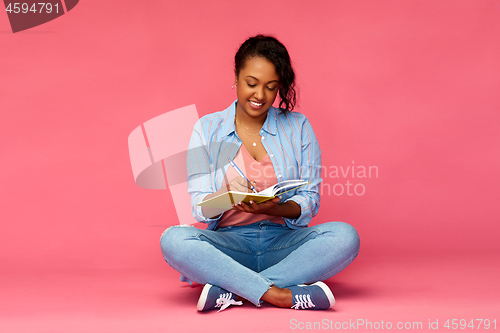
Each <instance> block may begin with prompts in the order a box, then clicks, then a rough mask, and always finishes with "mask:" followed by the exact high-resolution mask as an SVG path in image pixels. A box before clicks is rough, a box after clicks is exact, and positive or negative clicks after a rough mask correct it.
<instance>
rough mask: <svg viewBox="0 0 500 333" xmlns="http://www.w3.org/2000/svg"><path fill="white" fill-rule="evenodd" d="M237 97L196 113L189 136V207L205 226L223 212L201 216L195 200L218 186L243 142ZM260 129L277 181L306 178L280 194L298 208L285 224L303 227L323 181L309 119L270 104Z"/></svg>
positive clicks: (213, 226)
mask: <svg viewBox="0 0 500 333" xmlns="http://www.w3.org/2000/svg"><path fill="white" fill-rule="evenodd" d="M236 103H237V101H234V102H233V103H232V104H231V105H230V106H229V107H228V108H227V109H226V110H224V111H220V112H215V113H211V114H208V115H206V116H204V117H202V118H201V119H199V120H198V121H197V122H196V124H195V126H194V129H193V133H192V135H191V140H190V142H189V150H188V156H187V173H188V192H189V195H190V196H191V206H192V213H193V216H194V218H195V219H196V221H198V222H204V223H208V224H209V225H208V227H207V229H208V230H215V229H216V228H217V224H218V222H219V220H220V218H221V216H222V214H223V213H222V214H221V215H219V216H217V217H216V218H206V217H205V216H203V214H202V208H201V207H200V206H197V204H198V203H200V202H202V201H203V198H204V197H205V196H206V195H208V194H210V193H214V192H216V191H217V190H219V189H220V188H221V186H222V183H223V180H224V175H225V173H226V171H227V169H228V167H229V164H228V163H229V160H233V159H234V157H235V156H236V153H237V152H238V150H239V148H240V146H241V144H242V141H241V139H240V138H239V136H238V133H237V132H236V127H235V125H234V117H235V114H236ZM260 134H261V141H262V144H263V146H264V148H265V149H266V151H267V153H268V154H269V157H270V158H271V161H272V164H273V167H274V170H275V173H276V178H277V180H278V182H281V181H283V180H289V179H302V180H305V181H308V182H310V183H309V184H307V185H304V186H302V187H299V188H297V189H295V190H293V191H289V192H286V193H284V194H283V195H282V196H281V202H286V201H289V200H292V201H295V202H296V203H297V204H298V205H299V206H300V209H301V212H300V216H299V217H298V218H297V219H288V218H285V222H286V224H287V225H288V227H290V228H292V229H298V228H301V227H307V225H308V224H309V222H310V221H311V218H312V217H313V216H314V215H316V213H317V212H318V209H319V202H320V193H319V190H320V183H321V181H322V179H321V150H320V148H319V144H318V140H317V139H316V135H315V134H314V131H313V129H312V127H311V124H310V123H309V120H308V119H307V118H306V116H304V115H303V114H301V113H299V112H287V113H283V112H281V110H280V109H278V108H275V107H271V108H270V109H269V111H268V114H267V118H266V121H265V122H264V125H263V126H262V129H261V130H260Z"/></svg>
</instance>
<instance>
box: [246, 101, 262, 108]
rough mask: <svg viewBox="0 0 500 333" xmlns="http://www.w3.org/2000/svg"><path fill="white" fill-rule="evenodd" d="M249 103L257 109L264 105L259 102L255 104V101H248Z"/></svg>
mask: <svg viewBox="0 0 500 333" xmlns="http://www.w3.org/2000/svg"><path fill="white" fill-rule="evenodd" d="M248 102H250V104H252V105H253V106H255V107H260V106H262V105H264V103H258V102H254V101H248Z"/></svg>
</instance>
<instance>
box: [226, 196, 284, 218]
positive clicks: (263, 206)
mask: <svg viewBox="0 0 500 333" xmlns="http://www.w3.org/2000/svg"><path fill="white" fill-rule="evenodd" d="M279 201H280V199H279V198H273V199H271V200H268V201H265V202H261V203H260V204H257V203H255V201H250V203H249V204H246V203H244V202H239V203H237V204H233V209H235V210H239V211H240V212H246V213H252V214H268V215H273V214H270V213H271V212H272V210H273V209H274V208H276V206H277V205H278V202H279Z"/></svg>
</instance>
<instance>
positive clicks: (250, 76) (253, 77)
mask: <svg viewBox="0 0 500 333" xmlns="http://www.w3.org/2000/svg"><path fill="white" fill-rule="evenodd" d="M247 77H249V78H252V79H254V80H257V81H260V80H259V79H258V78H256V77H255V76H252V75H247V76H245V78H247ZM273 82H278V83H279V81H278V80H272V81H269V82H268V83H273Z"/></svg>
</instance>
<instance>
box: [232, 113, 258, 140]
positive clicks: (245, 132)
mask: <svg viewBox="0 0 500 333" xmlns="http://www.w3.org/2000/svg"><path fill="white" fill-rule="evenodd" d="M234 120H235V121H236V124H237V125H238V126H240V130H241V132H242V133H243V135H244V136H245V137H246V138H247V139H248V140H250V141H252V145H253V146H254V147H255V146H257V142H255V140H252V139H251V138H249V137H248V135H250V136H260V134H252V133H248V132H247V131H245V130H244V129H243V128H242V127H244V128H246V129H250V128H248V127H245V126H243V125H241V124H240V123H239V122H238V120H236V117H234ZM247 134H248V135H247Z"/></svg>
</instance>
